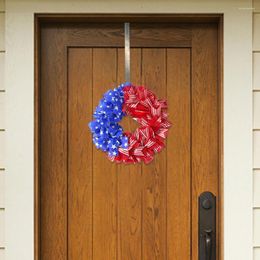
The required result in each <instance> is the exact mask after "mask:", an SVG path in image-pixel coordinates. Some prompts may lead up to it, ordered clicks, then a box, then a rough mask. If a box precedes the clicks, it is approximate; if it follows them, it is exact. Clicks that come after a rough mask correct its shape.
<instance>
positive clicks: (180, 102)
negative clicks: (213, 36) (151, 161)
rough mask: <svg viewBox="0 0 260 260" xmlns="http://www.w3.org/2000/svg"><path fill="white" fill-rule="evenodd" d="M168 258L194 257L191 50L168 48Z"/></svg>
mask: <svg viewBox="0 0 260 260" xmlns="http://www.w3.org/2000/svg"><path fill="white" fill-rule="evenodd" d="M167 100H168V113H169V120H170V122H171V123H172V127H171V129H170V131H169V134H168V138H167V147H168V149H167V228H168V229H167V239H168V250H167V253H168V255H167V259H190V235H191V223H190V221H191V217H190V211H191V204H190V203H191V201H190V196H191V192H190V187H191V183H190V181H191V178H190V174H191V170H190V168H191V167H190V166H191V165H190V160H191V157H190V152H191V147H190V146H191V140H190V134H191V124H190V116H191V111H190V109H191V105H190V50H189V49H167Z"/></svg>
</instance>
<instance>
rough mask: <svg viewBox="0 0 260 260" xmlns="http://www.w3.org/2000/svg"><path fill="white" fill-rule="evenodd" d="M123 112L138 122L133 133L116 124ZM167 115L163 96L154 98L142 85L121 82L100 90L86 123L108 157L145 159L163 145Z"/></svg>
mask: <svg viewBox="0 0 260 260" xmlns="http://www.w3.org/2000/svg"><path fill="white" fill-rule="evenodd" d="M124 116H130V117H132V118H133V119H134V120H136V121H137V122H138V123H139V125H140V126H139V127H138V128H137V129H136V130H135V131H134V132H133V133H129V132H125V131H124V129H123V128H122V126H120V124H119V123H120V121H121V120H122V118H123V117H124ZM167 116H168V115H167V103H166V100H161V99H158V98H157V97H156V96H155V94H154V93H153V92H151V91H150V90H149V89H147V88H146V87H144V86H133V85H132V84H131V83H125V84H121V85H120V86H118V87H117V88H115V89H113V90H109V91H107V92H106V93H105V94H104V96H103V98H102V99H101V100H100V102H99V105H98V106H97V107H96V110H95V112H94V115H93V117H94V120H93V121H91V122H90V123H89V127H90V130H91V132H92V134H93V142H94V144H95V146H96V147H97V148H98V149H101V150H102V151H104V152H106V153H107V155H108V158H109V159H110V160H111V161H116V162H123V163H138V162H142V161H143V162H144V163H149V162H151V161H152V160H153V158H154V155H155V154H156V153H158V152H160V151H161V150H162V149H163V147H164V139H165V138H166V134H167V132H168V130H169V127H170V126H171V124H170V123H169V121H168V120H167Z"/></svg>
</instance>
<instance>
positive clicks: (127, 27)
mask: <svg viewBox="0 0 260 260" xmlns="http://www.w3.org/2000/svg"><path fill="white" fill-rule="evenodd" d="M124 25H125V81H126V82H130V72H131V71H130V23H125V24H124Z"/></svg>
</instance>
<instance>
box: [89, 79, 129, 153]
mask: <svg viewBox="0 0 260 260" xmlns="http://www.w3.org/2000/svg"><path fill="white" fill-rule="evenodd" d="M129 84H130V83H128V82H127V83H125V84H121V85H119V86H118V87H117V88H115V89H113V90H109V91H107V92H106V93H105V94H104V96H103V98H102V99H101V100H100V102H99V105H98V106H97V107H96V110H95V112H94V115H93V116H94V120H93V121H91V122H90V123H89V128H90V130H91V132H92V134H93V142H94V144H95V146H96V147H97V148H98V149H101V150H102V151H104V152H107V153H108V155H109V156H116V155H118V149H119V148H120V147H122V148H124V149H127V148H128V138H127V137H126V136H125V135H124V132H123V128H122V127H121V126H120V125H119V122H120V121H121V120H122V118H123V117H124V116H125V114H124V113H123V111H122V106H123V103H124V92H123V88H124V86H126V85H129Z"/></svg>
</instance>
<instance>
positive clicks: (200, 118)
mask: <svg viewBox="0 0 260 260" xmlns="http://www.w3.org/2000/svg"><path fill="white" fill-rule="evenodd" d="M217 44H218V31H217V26H216V25H215V24H208V25H196V26H194V28H193V36H192V259H194V260H195V259H197V257H198V196H199V195H200V194H201V193H202V192H204V191H211V192H212V193H214V194H215V195H216V196H217V208H218V205H219V201H218V176H219V163H218V162H219V159H218V156H219V154H218V150H219V142H218V140H219V133H218V130H219V126H218V124H219V118H218V114H219V113H218V102H219V100H218V82H217V80H218V70H217V68H218V63H217V62H218V57H217ZM217 215H218V213H217ZM217 223H218V221H217ZM217 237H218V234H217ZM217 251H218V250H217ZM217 258H218V256H217Z"/></svg>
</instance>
